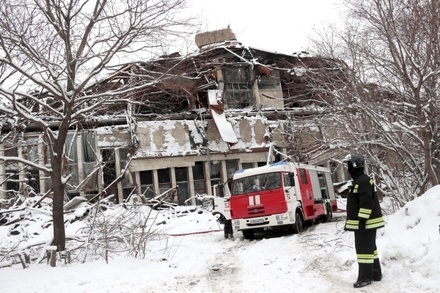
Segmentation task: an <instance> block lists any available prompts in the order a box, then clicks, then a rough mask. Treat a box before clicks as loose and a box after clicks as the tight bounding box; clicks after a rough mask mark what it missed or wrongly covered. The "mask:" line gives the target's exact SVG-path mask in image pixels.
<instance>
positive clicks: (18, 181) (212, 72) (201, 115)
mask: <svg viewBox="0 0 440 293" xmlns="http://www.w3.org/2000/svg"><path fill="white" fill-rule="evenodd" d="M195 41H196V44H197V46H198V48H199V51H198V52H196V53H194V54H190V55H187V56H180V55H179V54H177V53H176V54H170V55H166V56H161V57H160V58H157V59H155V60H151V61H148V62H133V63H130V64H125V65H123V66H121V68H119V70H117V71H116V72H115V73H113V74H111V75H110V76H108V77H107V78H105V79H103V80H102V81H100V82H99V83H96V84H94V85H92V86H91V87H90V88H88V89H87V90H88V91H93V92H105V91H106V90H107V89H109V88H115V87H118V86H121V85H122V84H124V85H127V84H133V85H135V84H138V83H139V80H141V81H142V83H143V84H148V86H143V87H136V86H133V89H132V91H130V93H129V94H128V95H127V97H128V98H127V100H129V101H130V103H127V102H124V100H122V99H121V102H120V103H112V104H109V105H107V106H106V108H105V111H102V112H99V113H96V114H95V118H94V119H89V120H88V121H85V122H84V125H86V126H87V127H83V129H82V130H81V131H78V130H72V131H71V133H69V136H68V141H67V143H66V154H67V156H68V168H69V171H70V172H71V174H72V177H71V179H70V181H69V190H68V195H69V196H70V197H73V196H76V195H82V196H85V197H88V198H92V197H94V196H96V195H97V194H100V193H102V191H103V190H106V192H107V193H108V192H112V193H114V194H115V195H116V199H117V201H118V202H122V201H124V200H125V199H127V198H128V197H130V196H131V195H132V194H143V195H145V196H146V197H147V198H151V197H154V196H155V195H157V194H161V193H163V192H165V191H167V190H170V189H172V188H173V187H177V186H178V189H176V190H178V192H177V193H176V194H175V198H173V200H174V201H175V202H179V203H183V202H184V201H185V200H187V199H189V198H190V197H191V196H192V195H195V194H197V193H199V194H203V193H208V194H209V193H211V190H212V187H213V186H214V185H216V184H219V183H224V182H226V181H227V180H228V178H230V177H231V175H232V174H233V172H234V171H236V170H238V169H244V168H250V167H257V166H261V165H265V164H267V163H268V162H272V161H279V160H295V161H301V162H308V163H313V164H317V165H323V166H326V167H331V168H333V167H334V166H332V165H331V164H332V161H331V160H330V158H331V156H333V155H334V153H333V150H331V149H329V148H328V147H326V146H325V145H323V144H322V142H321V141H322V133H321V132H320V129H319V128H318V127H316V125H314V124H313V123H311V122H310V121H313V119H312V118H316V117H318V118H319V119H321V120H322V119H325V117H324V116H323V115H322V113H323V110H322V109H325V107H326V105H329V104H331V103H332V96H331V94H329V93H331V92H332V91H333V90H334V89H335V88H338V87H341V86H342V85H343V84H345V83H346V82H347V80H348V76H349V73H348V71H347V67H346V66H345V64H344V63H343V62H342V61H340V60H333V59H327V58H320V57H311V56H309V55H308V54H307V53H306V52H300V53H296V54H291V55H286V54H280V53H277V52H270V51H266V50H262V49H257V48H251V47H246V46H243V45H242V44H241V43H240V42H238V41H237V39H236V38H235V35H234V34H233V32H232V31H231V30H230V29H224V30H219V31H213V32H207V33H202V34H198V35H197V36H196V38H195ZM295 121H300V122H301V127H302V130H304V129H307V131H301V133H299V132H297V131H296V129H297V125H295ZM21 139H22V140H23V143H22V144H21V145H19V146H17V147H11V146H7V145H6V142H4V143H3V144H4V145H0V155H7V156H11V155H12V156H18V157H20V156H21V157H24V158H26V159H28V160H32V161H34V162H37V163H39V164H45V162H46V158H45V155H44V154H45V149H44V143H42V141H41V139H42V136H41V134H39V133H32V132H29V131H28V132H26V133H25V135H24V136H23V137H22V138H21ZM0 182H1V183H3V184H2V188H1V191H0V197H2V196H3V197H4V196H5V195H6V194H7V193H8V192H13V191H20V192H22V193H23V192H29V190H32V192H37V193H45V192H47V191H49V190H50V184H51V183H50V178H48V177H47V176H45V174H44V173H43V172H41V171H38V170H33V169H32V168H28V167H24V166H23V165H21V164H20V163H8V164H5V163H1V164H0ZM23 183H26V184H23ZM24 189H29V190H24Z"/></svg>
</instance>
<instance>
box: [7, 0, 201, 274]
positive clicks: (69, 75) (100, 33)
mask: <svg viewBox="0 0 440 293" xmlns="http://www.w3.org/2000/svg"><path fill="white" fill-rule="evenodd" d="M185 5H186V0H150V1H148V0H126V1H118V0H86V1H84V0H30V1H29V0H5V1H3V2H2V4H1V5H0V64H1V68H0V69H1V71H0V72H1V74H2V75H1V76H0V99H2V100H3V101H4V103H5V104H4V105H2V103H0V112H1V113H2V114H3V115H5V116H9V117H11V119H12V120H11V121H13V125H22V128H21V130H23V129H25V128H26V127H27V126H32V127H33V128H34V129H36V130H38V131H41V132H42V133H43V136H44V141H45V142H46V143H47V148H48V150H49V151H48V153H49V161H48V163H49V164H47V165H44V166H43V165H38V164H35V163H33V162H32V161H29V160H26V159H20V158H17V157H7V156H1V157H0V161H4V162H18V163H21V164H25V165H27V166H31V167H32V168H34V169H36V170H41V171H44V172H46V173H47V174H48V176H50V179H51V183H52V186H51V188H52V190H53V227H54V239H53V245H54V246H56V247H57V251H63V250H64V249H65V230H64V216H63V203H64V195H65V191H66V184H67V182H68V180H69V178H70V174H69V170H68V168H67V166H66V165H67V164H66V163H67V161H68V158H67V156H66V153H65V144H66V137H67V134H68V131H69V130H71V129H79V128H80V127H81V123H82V122H83V121H87V119H89V118H90V117H93V115H94V113H97V112H99V110H100V109H101V108H102V107H105V106H106V105H109V104H110V103H112V101H113V100H115V99H116V98H119V99H121V97H124V95H125V94H126V93H127V92H129V91H133V90H134V89H135V88H136V87H139V88H141V87H143V86H145V85H142V84H139V85H136V84H135V85H133V84H129V83H128V82H127V76H124V77H121V78H120V79H119V80H118V82H115V83H114V84H112V85H111V87H108V88H106V89H102V88H101V89H100V90H99V91H91V90H88V87H89V86H90V84H92V83H94V82H96V81H97V80H99V79H100V78H101V77H102V76H103V75H104V74H106V73H107V71H106V70H107V69H108V67H109V66H110V65H115V64H117V63H121V61H120V60H124V61H125V60H127V59H126V58H128V57H127V56H132V55H133V54H135V53H138V55H137V56H142V57H143V58H152V57H153V56H154V54H156V53H162V54H163V53H164V52H166V51H167V49H168V47H169V45H170V44H172V42H173V40H175V39H176V37H178V36H182V37H183V36H188V35H189V34H191V31H192V29H191V28H192V26H191V23H192V20H191V19H190V18H189V17H185V19H184V18H182V17H179V16H181V11H182V9H183V8H185ZM140 54H142V55H140ZM145 56H149V57H145ZM128 85H129V86H130V89H129V88H128ZM5 101H6V102H5ZM113 103H114V102H113ZM52 265H53V266H54V265H55V263H52Z"/></svg>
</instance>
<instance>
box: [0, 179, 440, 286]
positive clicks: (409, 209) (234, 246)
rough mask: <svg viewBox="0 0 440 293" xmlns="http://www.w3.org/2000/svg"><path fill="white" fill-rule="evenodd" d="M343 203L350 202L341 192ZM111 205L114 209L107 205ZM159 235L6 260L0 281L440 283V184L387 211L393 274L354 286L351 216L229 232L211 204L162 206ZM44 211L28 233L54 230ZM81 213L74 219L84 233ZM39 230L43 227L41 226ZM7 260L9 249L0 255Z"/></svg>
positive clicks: (6, 236) (6, 240)
mask: <svg viewBox="0 0 440 293" xmlns="http://www.w3.org/2000/svg"><path fill="white" fill-rule="evenodd" d="M341 205H343V202H341ZM110 212H112V211H111V210H108V211H107V213H110ZM156 216H157V218H156V219H155V223H156V224H155V229H156V237H154V238H152V239H150V240H149V242H148V245H147V251H146V256H145V258H137V259H135V258H133V257H123V256H120V257H114V258H112V259H110V260H109V263H108V264H106V263H105V261H104V260H102V259H98V260H96V261H88V262H86V263H83V264H81V263H79V262H72V263H71V264H64V263H58V264H57V267H56V268H51V267H50V266H48V265H47V264H46V263H45V262H42V263H41V264H36V263H31V264H30V265H29V267H28V268H26V269H23V268H22V266H21V265H20V264H14V265H12V266H11V267H4V268H0V286H1V287H0V290H1V292H5V293H10V292H11V293H16V292H23V293H24V292H26V293H29V292H48V293H50V292H75V293H78V292H87V293H89V292H112V293H114V292H249V293H250V292H374V293H380V292H383V293H393V292H399V293H400V292H440V278H439V276H440V266H439V265H438V264H439V263H440V235H439V232H440V231H439V224H440V186H436V187H434V188H432V189H431V190H429V191H428V192H427V193H426V194H425V195H423V196H422V197H420V198H417V199H416V200H414V201H413V202H410V203H408V204H407V205H406V206H405V207H404V208H403V209H401V210H399V211H398V212H396V213H394V214H392V215H389V216H386V217H385V219H386V223H387V226H386V227H385V228H384V229H381V230H379V233H378V249H379V255H380V258H381V262H382V269H383V274H384V277H383V279H382V281H380V282H373V283H372V284H371V285H369V286H367V287H364V288H361V289H354V288H353V287H352V284H353V283H354V281H355V279H356V277H357V272H356V270H357V264H356V258H355V252H354V248H353V245H354V241H353V235H352V233H350V232H345V231H344V230H343V223H344V222H343V220H344V219H343V216H344V215H336V216H337V218H336V219H335V221H333V222H329V223H325V224H319V225H315V226H312V227H309V228H308V229H307V230H306V231H304V232H303V233H301V234H299V235H284V236H280V235H278V236H276V237H270V238H264V239H260V240H254V241H249V240H244V239H243V237H242V235H241V233H240V232H235V234H234V237H235V238H234V239H233V240H230V239H228V240H226V239H224V238H223V232H222V231H221V229H222V227H221V226H220V224H218V222H217V221H216V218H215V217H214V216H212V215H211V214H210V213H209V212H203V213H198V212H193V213H190V214H188V215H186V216H182V217H175V216H173V215H172V214H170V213H167V212H161V213H160V214H158V215H155V217H156ZM46 217H47V216H46V215H44V214H41V213H40V214H39V215H38V216H36V215H34V218H33V219H29V221H28V223H29V225H28V226H27V227H24V228H23V227H22V228H20V229H22V230H21V233H20V234H19V235H26V237H28V239H27V241H36V242H38V241H39V240H37V238H38V237H43V238H44V237H46V238H47V237H48V235H49V234H50V231H51V229H44V228H42V227H45V225H44V224H43V223H45V221H46V220H47V218H46ZM79 226H80V223H78V222H75V223H74V224H72V225H68V226H67V232H68V234H69V235H75V233H78V231H79V230H78V229H79ZM12 228H13V225H12V226H0V243H1V248H2V251H4V250H5V249H8V247H9V245H11V244H12V243H17V239H18V238H17V237H21V236H19V235H15V236H14V235H11V233H10V232H11V231H13V229H12ZM37 234H38V235H37ZM0 261H1V262H5V261H7V259H3V260H0Z"/></svg>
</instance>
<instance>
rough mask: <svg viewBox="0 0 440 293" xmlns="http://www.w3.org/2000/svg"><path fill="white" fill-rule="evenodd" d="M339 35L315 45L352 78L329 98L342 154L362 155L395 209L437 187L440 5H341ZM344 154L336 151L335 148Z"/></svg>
mask: <svg viewBox="0 0 440 293" xmlns="http://www.w3.org/2000/svg"><path fill="white" fill-rule="evenodd" d="M344 2H345V4H346V6H347V8H348V12H349V17H348V18H347V23H346V26H345V28H343V29H332V28H329V29H327V31H325V32H323V33H322V34H321V37H322V38H319V39H317V40H315V45H316V48H317V52H318V54H321V55H325V56H332V57H337V58H342V59H344V60H346V61H347V63H348V64H349V66H350V67H351V68H352V69H353V72H354V73H355V78H353V80H351V82H350V84H347V87H346V88H345V91H343V92H341V91H340V92H337V93H335V98H336V100H337V103H335V105H334V106H336V107H335V108H334V109H335V111H334V112H335V113H342V112H343V113H344V115H340V116H338V117H337V121H339V123H340V128H341V130H342V132H343V133H345V134H347V135H350V136H349V137H350V139H349V144H347V143H346V144H345V145H344V146H343V147H345V148H347V149H355V150H359V151H361V152H362V153H364V154H367V155H368V157H369V161H370V162H371V167H372V169H373V170H374V171H375V173H376V174H377V175H378V176H379V177H380V178H381V180H383V183H385V185H386V186H387V187H388V191H389V192H390V193H391V194H394V195H397V197H396V198H397V199H398V200H399V201H400V203H401V204H403V203H404V202H406V201H408V200H411V199H412V196H413V194H416V195H417V194H422V193H423V192H424V191H426V189H427V188H429V187H431V186H433V185H436V184H439V176H440V161H439V157H440V156H439V154H440V147H439V146H440V141H439V140H440V137H439V129H440V119H439V118H438V114H439V107H440V97H439V93H440V86H439V80H440V79H439V76H440V59H439V57H438V56H440V55H439V54H440V42H439V41H440V2H438V1H435V0H408V1H400V0H386V1H382V0H345V1H344ZM340 146H342V144H340Z"/></svg>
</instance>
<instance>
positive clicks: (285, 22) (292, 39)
mask: <svg viewBox="0 0 440 293" xmlns="http://www.w3.org/2000/svg"><path fill="white" fill-rule="evenodd" d="M191 2H192V7H193V9H194V12H196V11H200V12H201V18H202V20H203V22H204V28H205V29H206V30H207V31H211V30H217V29H223V28H226V27H227V26H228V25H229V26H230V27H231V29H232V30H233V32H234V33H235V35H236V37H237V39H238V41H240V42H241V43H243V45H245V46H250V47H257V48H261V49H267V50H270V51H277V52H280V53H286V54H291V53H293V52H298V51H301V50H307V48H308V46H307V44H308V38H307V36H308V35H310V34H312V33H313V30H314V29H315V28H320V27H322V26H323V25H324V24H325V23H328V22H335V21H337V20H338V19H340V16H339V15H338V11H339V8H341V4H340V3H341V0H269V1H267V0H266V1H263V0H253V1H252V0H221V1H206V0H190V3H191ZM338 7H339V8H338Z"/></svg>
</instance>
